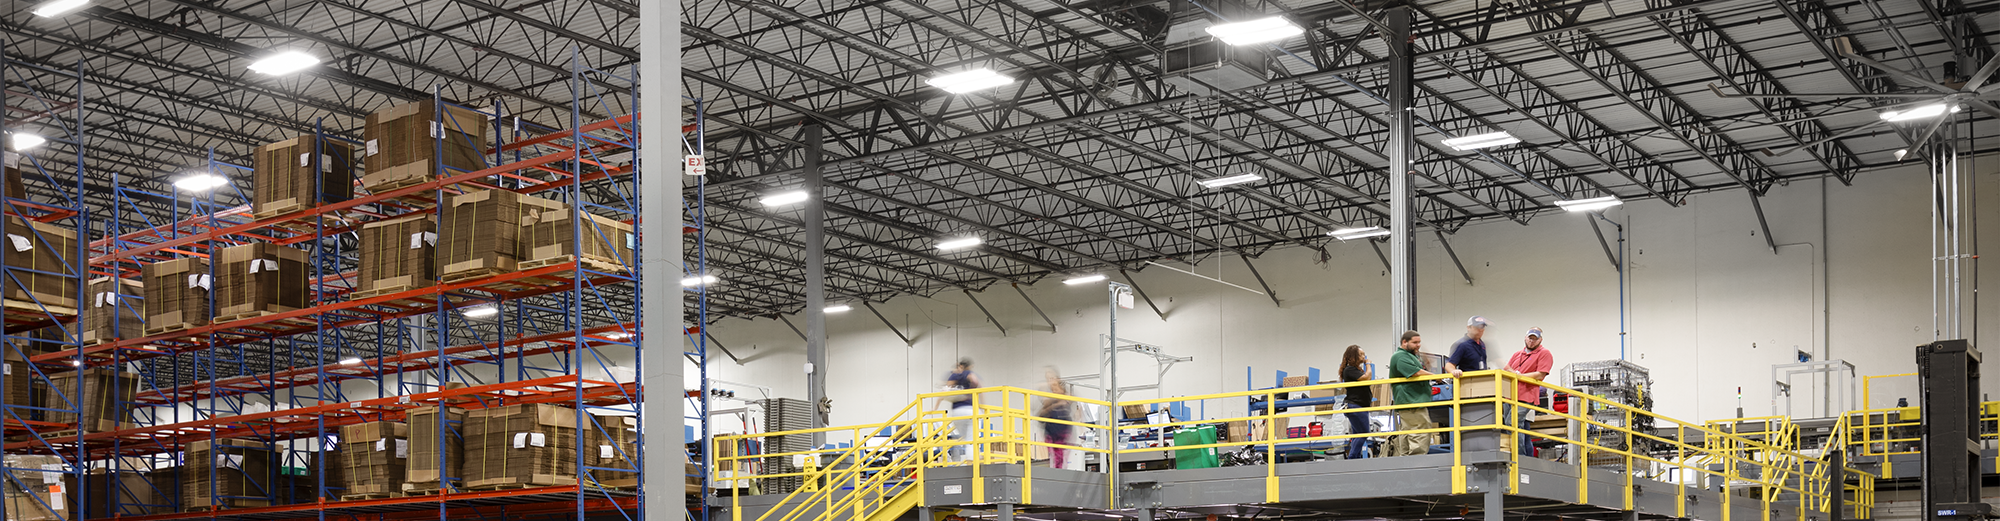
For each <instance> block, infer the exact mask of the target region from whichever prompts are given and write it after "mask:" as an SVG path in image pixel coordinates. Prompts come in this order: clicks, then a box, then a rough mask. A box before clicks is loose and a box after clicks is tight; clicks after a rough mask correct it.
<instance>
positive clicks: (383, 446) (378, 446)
mask: <svg viewBox="0 0 2000 521" xmlns="http://www.w3.org/2000/svg"><path fill="white" fill-rule="evenodd" d="M385 450H389V440H387V439H380V440H375V452H382V451H385Z"/></svg>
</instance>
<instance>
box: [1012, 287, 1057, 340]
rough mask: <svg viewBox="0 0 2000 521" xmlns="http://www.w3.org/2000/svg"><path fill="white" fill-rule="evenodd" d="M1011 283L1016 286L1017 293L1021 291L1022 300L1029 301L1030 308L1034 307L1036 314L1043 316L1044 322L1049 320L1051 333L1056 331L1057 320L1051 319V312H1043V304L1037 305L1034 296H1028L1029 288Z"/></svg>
mask: <svg viewBox="0 0 2000 521" xmlns="http://www.w3.org/2000/svg"><path fill="white" fill-rule="evenodd" d="M1009 285H1010V286H1013V287H1014V292H1015V293H1020V294H1021V300H1025V301H1028V307H1029V308H1033V309H1034V310H1035V314H1036V315H1040V316H1041V317H1042V321H1043V322H1047V323H1049V332H1050V333H1054V332H1055V331H1056V321H1054V320H1049V314H1048V313H1043V312H1042V307H1041V306H1038V305H1035V299H1032V298H1028V292H1027V290H1023V289H1021V285H1020V284H1009Z"/></svg>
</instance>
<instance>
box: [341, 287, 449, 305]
mask: <svg viewBox="0 0 2000 521" xmlns="http://www.w3.org/2000/svg"><path fill="white" fill-rule="evenodd" d="M422 287H428V286H410V285H402V286H396V287H391V288H376V289H371V290H368V291H356V292H353V293H348V294H347V300H348V301H350V302H352V301H357V300H367V299H371V298H375V297H379V296H382V295H389V294H393V293H402V292H405V291H409V290H413V289H418V288H422ZM435 302H436V300H435V299H433V298H432V297H428V296H426V297H411V298H399V299H396V300H390V301H387V302H385V303H386V304H396V305H401V306H424V305H428V304H432V303H435Z"/></svg>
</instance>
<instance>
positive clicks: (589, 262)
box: [520, 255, 626, 273]
mask: <svg viewBox="0 0 2000 521" xmlns="http://www.w3.org/2000/svg"><path fill="white" fill-rule="evenodd" d="M574 258H576V256H574V255H557V256H554V257H549V258H546V259H536V260H532V261H528V262H523V263H521V264H520V266H521V271H527V270H532V269H535V268H542V267H547V266H555V265H558V264H569V263H570V262H571V259H574ZM582 264H583V266H584V267H586V268H590V269H593V270H597V271H602V272H606V273H624V272H625V271H626V266H625V265H624V264H623V263H620V262H618V261H616V260H612V259H607V258H603V257H598V256H595V255H584V256H583V263H582Z"/></svg>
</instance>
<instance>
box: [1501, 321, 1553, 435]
mask: <svg viewBox="0 0 2000 521" xmlns="http://www.w3.org/2000/svg"><path fill="white" fill-rule="evenodd" d="M1555 364H1556V357H1555V355H1552V354H1549V349H1548V348H1546V347H1542V328H1539V327H1535V328H1528V337H1527V339H1525V340H1523V345H1522V347H1521V350H1520V351H1515V352H1514V356H1511V357H1508V358H1507V370H1508V371H1510V372H1513V373H1514V374H1518V375H1521V383H1520V386H1519V387H1517V388H1515V395H1514V397H1515V399H1517V400H1520V401H1521V402H1522V403H1528V404H1539V403H1541V397H1542V386H1540V385H1535V384H1533V383H1529V382H1530V381H1539V380H1543V379H1546V378H1548V377H1549V371H1550V370H1551V369H1553V368H1555ZM1514 410H1516V411H1519V413H1518V414H1517V415H1516V416H1515V421H1516V422H1518V425H1520V427H1521V429H1522V430H1526V429H1527V428H1528V414H1529V413H1530V412H1532V411H1531V410H1530V409H1528V408H1526V407H1515V408H1514ZM1520 443H1521V447H1520V449H1521V455H1523V456H1530V457H1532V456H1534V455H1535V446H1534V445H1533V444H1531V443H1529V441H1528V435H1526V434H1522V435H1521V442H1520Z"/></svg>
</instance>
